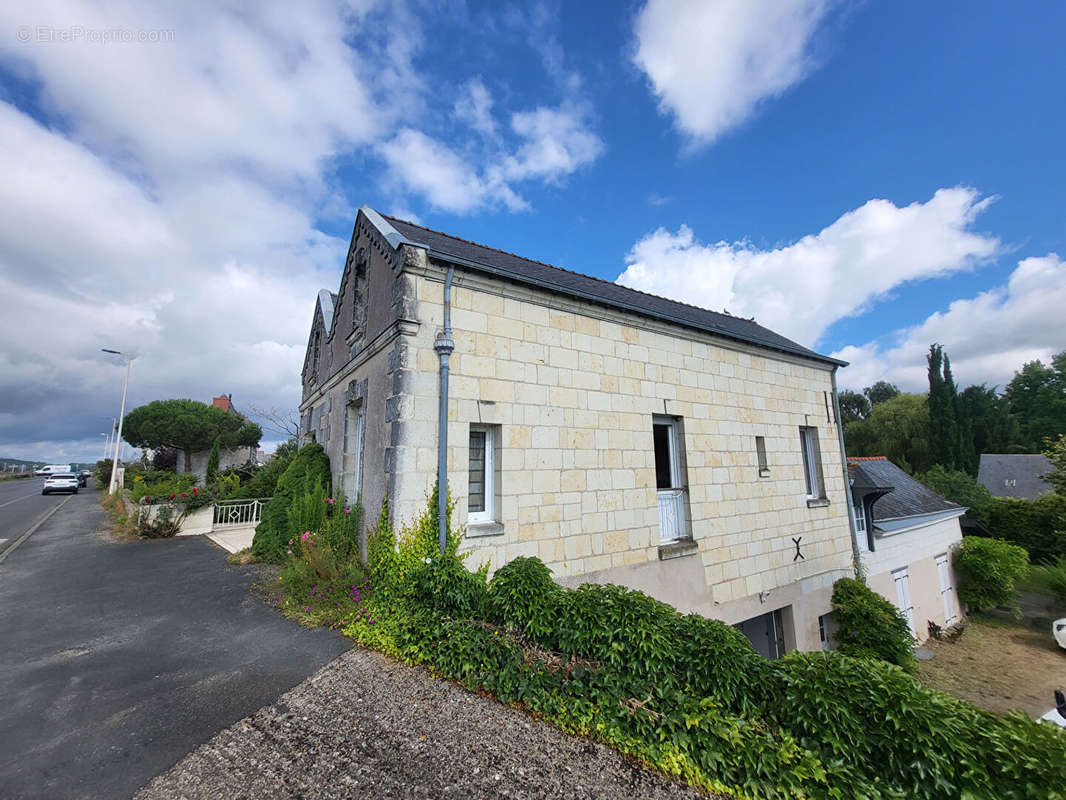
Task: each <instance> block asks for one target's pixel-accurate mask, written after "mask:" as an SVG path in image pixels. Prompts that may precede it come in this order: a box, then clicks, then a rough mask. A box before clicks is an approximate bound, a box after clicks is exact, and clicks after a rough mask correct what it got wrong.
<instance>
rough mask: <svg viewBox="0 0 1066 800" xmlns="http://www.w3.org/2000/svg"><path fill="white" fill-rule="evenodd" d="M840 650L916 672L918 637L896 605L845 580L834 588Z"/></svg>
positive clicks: (849, 580)
mask: <svg viewBox="0 0 1066 800" xmlns="http://www.w3.org/2000/svg"><path fill="white" fill-rule="evenodd" d="M833 612H834V613H835V615H836V620H837V624H838V625H839V628H838V629H837V632H836V635H835V638H836V642H837V649H838V650H839V651H840V652H841V653H844V654H845V655H849V656H855V657H856V658H879V659H881V660H883V661H887V662H888V663H890V664H895V665H896V666H897V667H902V668H903V669H904V670H906V671H907V672H914V671H915V669H916V668H917V666H918V664H917V662H916V661H915V659H914V652H913V650H914V644H915V642H914V637H913V636H912V635H911V628H910V625H908V624H907V620H906V619H904V617H903V615H902V614H900V612H899V609H897V608H896V607H895V606H894V605H892V603H890V602H889V601H888V600H886V599H885V598H883V597H882V596H881V595H879V594H878V593H877V592H875V591H873V590H872V589H870V588H869V587H868V586H866V584H864V583H860V582H859V581H857V580H855V579H853V578H841V579H840V580H838V581H837V582H836V583H834V584H833Z"/></svg>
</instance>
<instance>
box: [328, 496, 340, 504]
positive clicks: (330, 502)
mask: <svg viewBox="0 0 1066 800" xmlns="http://www.w3.org/2000/svg"><path fill="white" fill-rule="evenodd" d="M326 502H327V503H329V504H330V505H333V504H335V503H336V502H337V501H336V500H334V499H333V498H332V497H327V498H326Z"/></svg>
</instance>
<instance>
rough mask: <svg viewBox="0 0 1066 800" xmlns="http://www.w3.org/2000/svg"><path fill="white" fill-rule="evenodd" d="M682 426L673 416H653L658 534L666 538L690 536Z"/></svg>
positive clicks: (661, 537)
mask: <svg viewBox="0 0 1066 800" xmlns="http://www.w3.org/2000/svg"><path fill="white" fill-rule="evenodd" d="M679 427H680V421H679V420H678V419H676V418H674V417H652V440H653V443H654V447H655V488H656V490H657V491H658V495H659V536H660V539H661V541H663V542H674V541H677V540H678V539H686V538H688V527H687V525H686V524H685V486H684V484H685V481H684V475H683V472H682V464H681V435H680V431H679Z"/></svg>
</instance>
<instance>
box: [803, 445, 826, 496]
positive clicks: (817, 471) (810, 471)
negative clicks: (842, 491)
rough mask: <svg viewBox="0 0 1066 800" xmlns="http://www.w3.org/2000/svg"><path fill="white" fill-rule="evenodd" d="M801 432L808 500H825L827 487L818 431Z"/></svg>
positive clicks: (804, 477)
mask: <svg viewBox="0 0 1066 800" xmlns="http://www.w3.org/2000/svg"><path fill="white" fill-rule="evenodd" d="M799 430H800V450H801V451H802V453H803V479H804V482H805V483H806V486H807V498H808V499H810V500H824V499H825V485H824V484H823V482H822V459H821V452H820V451H819V449H818V429H817V428H810V427H802V428H800V429H799Z"/></svg>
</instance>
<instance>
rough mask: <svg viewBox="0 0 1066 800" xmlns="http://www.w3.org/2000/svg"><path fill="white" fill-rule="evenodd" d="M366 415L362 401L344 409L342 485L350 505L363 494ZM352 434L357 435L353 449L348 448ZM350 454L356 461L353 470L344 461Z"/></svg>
mask: <svg viewBox="0 0 1066 800" xmlns="http://www.w3.org/2000/svg"><path fill="white" fill-rule="evenodd" d="M364 417H365V414H364V413H363V404H362V403H351V404H349V405H348V406H347V407H345V409H344V441H343V442H342V444H341V480H340V485H341V489H342V491H343V492H344V495H345V500H346V501H347V502H348V503H349V505H354V504H355V503H356V502H357V501H358V500H359V496H360V494H362V483H363V481H362V475H363V429H364V427H365V426H364V422H363V420H364ZM353 419H354V420H355V431H354V432H353V431H352V430H350V426H351V425H352V420H353ZM351 436H354V437H355V441H354V443H353V445H354V449H353V450H349V449H348V442H349V438H350V437H351ZM349 455H350V456H352V458H353V461H354V463H353V467H352V469H351V470H346V469H345V468H344V467H345V463H344V462H345V459H346V458H347V457H348V456H349Z"/></svg>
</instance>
